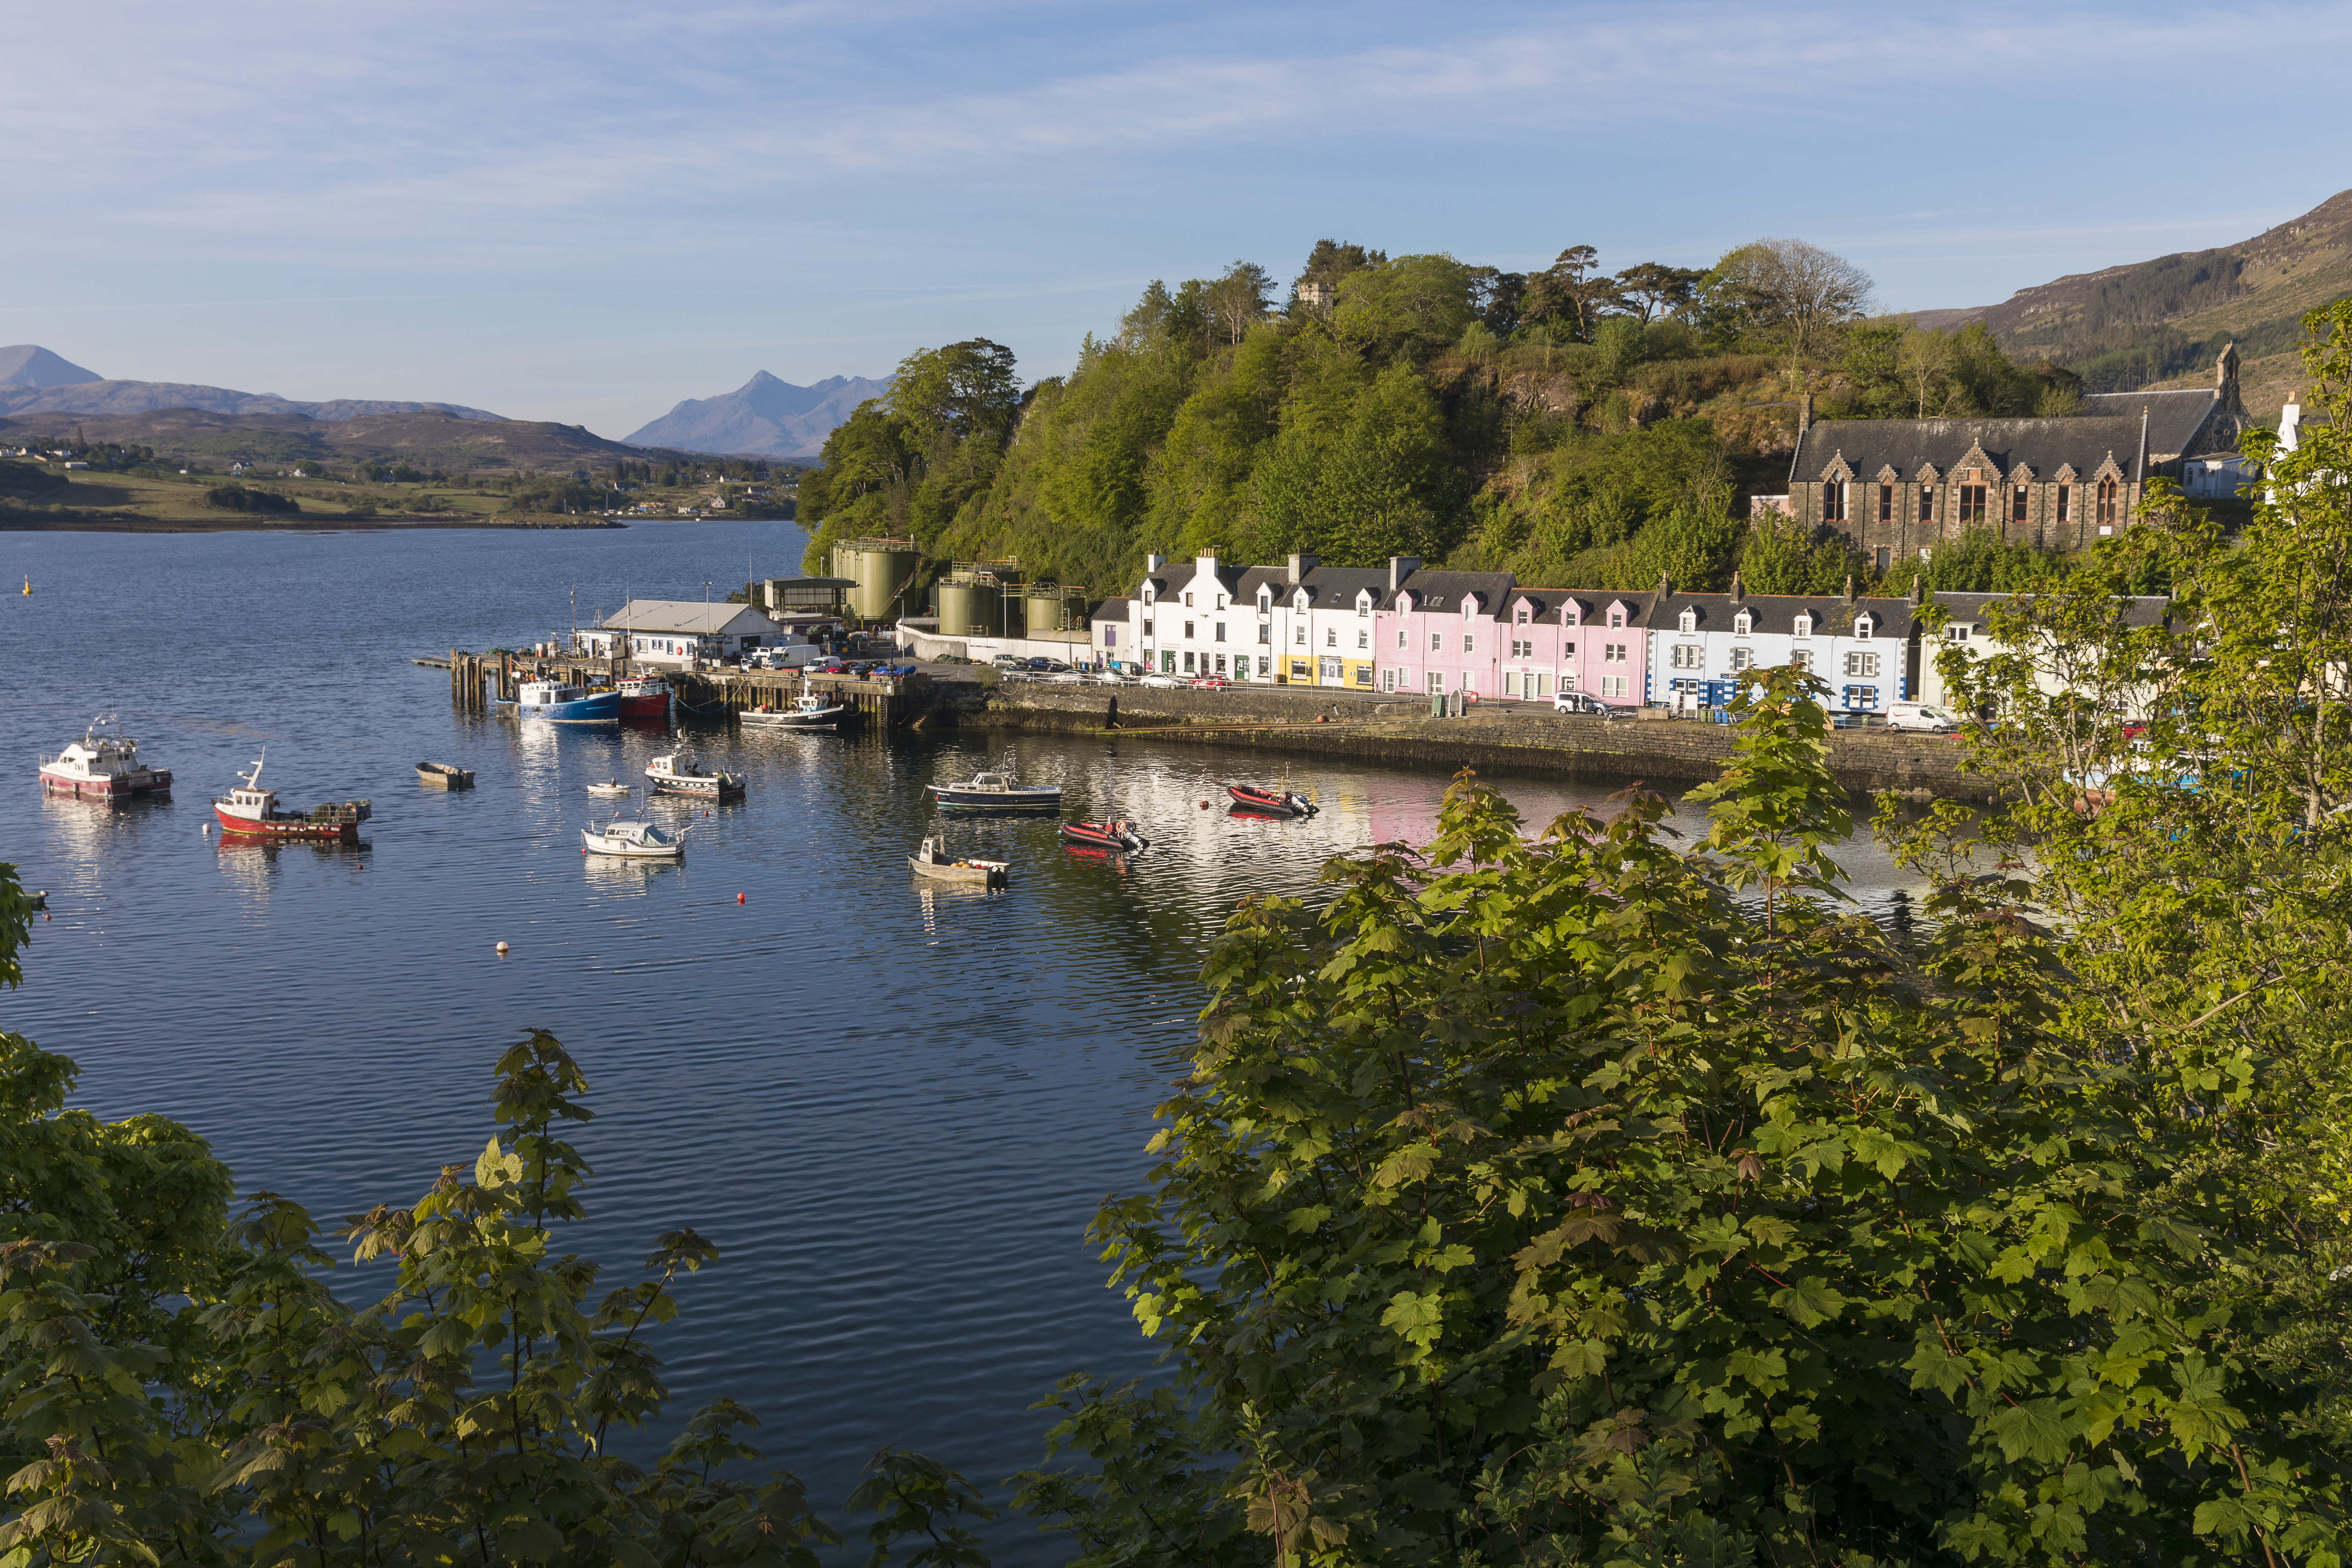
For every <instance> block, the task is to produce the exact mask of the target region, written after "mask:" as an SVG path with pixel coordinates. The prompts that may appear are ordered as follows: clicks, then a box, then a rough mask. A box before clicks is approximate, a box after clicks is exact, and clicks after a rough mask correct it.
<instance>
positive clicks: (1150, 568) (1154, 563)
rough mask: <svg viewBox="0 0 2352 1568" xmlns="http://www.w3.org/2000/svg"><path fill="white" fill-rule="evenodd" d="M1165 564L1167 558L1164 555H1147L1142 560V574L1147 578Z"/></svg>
mask: <svg viewBox="0 0 2352 1568" xmlns="http://www.w3.org/2000/svg"><path fill="white" fill-rule="evenodd" d="M1167 564H1168V557H1166V556H1165V555H1147V556H1145V557H1144V558H1143V574H1144V575H1145V576H1147V577H1149V576H1150V575H1151V574H1153V573H1155V572H1157V571H1159V570H1160V568H1161V567H1162V566H1165V565H1167Z"/></svg>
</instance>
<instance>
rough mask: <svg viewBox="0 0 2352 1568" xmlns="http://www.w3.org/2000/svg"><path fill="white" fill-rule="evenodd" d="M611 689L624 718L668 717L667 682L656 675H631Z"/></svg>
mask: <svg viewBox="0 0 2352 1568" xmlns="http://www.w3.org/2000/svg"><path fill="white" fill-rule="evenodd" d="M614 692H615V694H616V695H618V697H619V698H620V706H621V717H622V718H624V719H667V718H668V717H669V682H668V681H667V680H665V679H662V678H661V677H660V676H658V675H632V676H630V677H629V678H628V679H625V680H624V681H622V682H620V684H618V685H617V686H615V687H614Z"/></svg>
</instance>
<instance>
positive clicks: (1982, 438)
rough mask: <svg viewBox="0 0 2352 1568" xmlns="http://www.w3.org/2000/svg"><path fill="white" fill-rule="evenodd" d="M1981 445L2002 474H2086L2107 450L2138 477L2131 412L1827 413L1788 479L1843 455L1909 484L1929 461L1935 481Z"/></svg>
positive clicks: (1800, 445)
mask: <svg viewBox="0 0 2352 1568" xmlns="http://www.w3.org/2000/svg"><path fill="white" fill-rule="evenodd" d="M1979 445H1981V446H1982V447H1984V452H1985V456H1986V457H1987V458H1990V459H1991V460H1992V463H1993V466H1994V467H1995V468H1997V469H1998V470H1999V475H1998V477H1999V478H2000V479H2006V478H2007V477H2008V476H2009V475H2010V474H2011V473H2013V472H2015V471H2016V468H2017V465H2019V464H2020V463H2023V464H2024V465H2025V466H2026V467H2027V468H2031V469H2032V471H2033V475H2034V478H2036V479H2048V478H2050V476H2051V475H2053V474H2054V473H2056V472H2057V471H2058V470H2059V469H2060V468H2062V467H2063V466H2064V465H2066V464H2068V463H2072V464H2074V471H2075V473H2076V474H2077V475H2079V476H2081V477H2082V478H2084V479H2089V478H2090V476H2091V473H2092V471H2093V470H2094V469H2095V468H2098V467H2099V465H2100V464H2101V463H2103V462H2105V460H2106V459H2107V458H2109V457H2110V456H2112V457H2113V458H2115V460H2116V468H2120V469H2122V470H2123V474H2124V477H2125V478H2126V479H2139V478H2142V477H2143V476H2141V475H2139V474H2137V473H2135V472H2133V468H2134V466H2135V465H2136V464H2137V462H2138V460H2139V416H2138V415H2137V413H2134V414H2133V415H2132V416H2131V417H2129V418H2127V419H2126V418H2112V419H2109V418H2093V417H2089V416H2083V415H2076V416H2072V417H2069V418H2064V419H1824V420H1820V421H1817V422H1816V423H1815V424H1814V425H1813V426H1811V428H1810V429H1808V430H1806V431H1805V432H1804V434H1803V435H1801V436H1800V437H1798V438H1797V450H1796V454H1795V456H1793V457H1792V458H1790V461H1789V479H1790V483H1792V484H1807V485H1809V484H1818V483H1820V482H1821V479H1822V474H1824V473H1825V472H1827V471H1828V469H1829V468H1830V466H1831V464H1832V463H1833V462H1835V461H1836V460H1837V459H1838V458H1844V459H1845V466H1846V467H1847V468H1851V469H1852V470H1853V476H1854V478H1855V479H1858V480H1861V481H1862V482H1864V483H1865V484H1867V483H1871V482H1874V481H1875V480H1876V479H1878V477H1879V475H1880V474H1881V473H1882V472H1883V471H1884V470H1885V469H1887V468H1892V469H1894V470H1895V474H1896V475H1897V476H1898V482H1901V483H1906V484H1908V483H1911V482H1913V481H1916V479H1918V477H1919V473H1920V470H1921V469H1922V468H1927V467H1929V466H1932V467H1933V468H1935V470H1936V472H1937V476H1938V477H1939V478H1940V479H1950V478H1951V475H1952V470H1953V469H1954V468H1957V467H1958V465H1959V462H1960V459H1961V458H1965V457H1967V456H1968V455H1969V448H1970V447H1976V446H1979ZM2171 449H2172V450H2174V451H2176V452H2177V451H2178V450H2179V448H2178V447H2174V448H2171ZM2148 450H2149V452H2150V454H2151V455H2153V454H2154V453H2155V452H2156V451H2157V450H2158V447H2157V445H2156V437H2155V432H2154V428H2153V426H2152V425H2151V427H2150V431H2149V436H2148ZM1861 504H1866V503H1861Z"/></svg>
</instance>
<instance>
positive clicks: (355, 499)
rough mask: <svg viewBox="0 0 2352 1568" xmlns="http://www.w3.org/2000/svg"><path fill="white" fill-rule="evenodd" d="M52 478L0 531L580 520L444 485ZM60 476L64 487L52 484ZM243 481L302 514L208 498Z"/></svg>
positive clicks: (151, 476)
mask: <svg viewBox="0 0 2352 1568" xmlns="http://www.w3.org/2000/svg"><path fill="white" fill-rule="evenodd" d="M42 478H43V479H45V480H48V481H51V482H47V483H42V484H40V485H39V486H38V487H37V489H36V488H33V487H26V491H27V493H25V494H23V495H21V497H20V498H19V500H20V503H21V504H20V505H19V506H16V507H8V506H5V505H0V528H7V527H17V528H44V527H59V526H74V525H77V524H80V525H89V524H105V523H115V524H120V525H122V526H128V527H132V528H141V527H148V526H153V527H159V528H172V527H181V528H219V529H270V528H304V527H310V526H315V525H317V524H319V523H322V522H330V523H335V522H352V521H373V522H377V523H386V522H391V523H397V522H402V521H417V522H425V521H440V522H450V521H470V520H473V519H480V520H482V521H490V520H491V519H492V518H493V516H495V517H496V520H497V521H499V523H501V524H504V523H515V524H524V523H539V524H542V525H543V524H545V523H548V522H554V521H578V520H564V519H558V518H545V517H537V516H533V515H530V514H527V513H520V512H509V511H504V510H501V509H502V508H503V507H504V506H505V504H506V498H505V497H503V496H498V495H479V494H476V493H474V492H473V491H471V490H468V489H455V488H452V487H450V486H447V485H402V484H390V483H385V484H364V485H361V484H347V483H343V482H341V481H337V480H332V479H250V478H248V479H229V478H227V477H226V476H225V475H221V474H190V475H185V476H183V475H178V474H157V473H153V472H152V471H146V472H137V473H87V472H76V473H71V474H65V475H62V476H60V475H58V473H57V472H56V471H55V470H54V469H44V470H43V471H42ZM59 478H62V479H63V481H64V482H63V484H62V485H59V484H57V483H55V482H54V481H55V480H57V479H59ZM227 484H243V485H245V486H246V487H247V489H257V490H267V491H269V492H271V493H273V494H277V495H282V496H287V497H289V498H290V499H291V500H294V502H295V503H296V504H297V505H299V507H300V508H301V509H302V510H300V511H299V513H292V512H286V513H272V512H248V511H237V510H231V509H227V508H223V507H216V506H213V505H210V504H208V503H207V502H206V500H205V494H206V492H207V491H209V490H211V489H214V488H215V487H216V486H220V485H227Z"/></svg>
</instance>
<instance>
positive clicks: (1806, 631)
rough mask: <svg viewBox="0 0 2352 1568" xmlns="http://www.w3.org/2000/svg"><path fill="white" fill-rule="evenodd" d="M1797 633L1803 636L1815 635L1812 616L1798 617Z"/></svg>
mask: <svg viewBox="0 0 2352 1568" xmlns="http://www.w3.org/2000/svg"><path fill="white" fill-rule="evenodd" d="M1796 635H1797V636H1798V637H1811V636H1812V635H1813V617H1812V616H1798V617H1797V624H1796Z"/></svg>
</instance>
